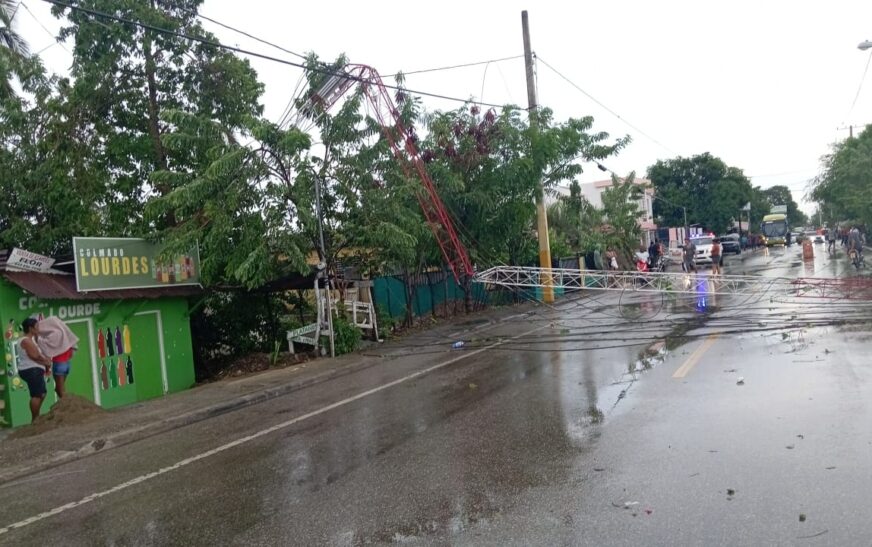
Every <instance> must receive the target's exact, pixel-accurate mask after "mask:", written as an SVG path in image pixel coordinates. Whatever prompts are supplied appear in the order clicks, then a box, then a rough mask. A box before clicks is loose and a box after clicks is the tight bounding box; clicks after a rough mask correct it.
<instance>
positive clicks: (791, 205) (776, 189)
mask: <svg viewBox="0 0 872 547" xmlns="http://www.w3.org/2000/svg"><path fill="white" fill-rule="evenodd" d="M763 194H764V195H765V196H766V198H767V199H768V200H769V204H770V207H771V206H775V205H786V206H787V222H788V224H790V225H791V226H805V224H806V222H808V218H807V217H806V216H805V213H803V212H802V211H800V210H799V205H797V203H796V202H795V201H794V200H793V194H792V193H791V191H790V188H788V187H787V186H784V185H776V186H770V187H769V188H766V189H765V190H763Z"/></svg>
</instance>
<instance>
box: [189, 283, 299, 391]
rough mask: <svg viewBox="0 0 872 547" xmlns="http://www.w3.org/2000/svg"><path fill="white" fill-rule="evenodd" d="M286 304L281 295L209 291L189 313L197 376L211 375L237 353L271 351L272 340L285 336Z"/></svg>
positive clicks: (272, 348) (273, 342) (236, 355)
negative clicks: (193, 310)
mask: <svg viewBox="0 0 872 547" xmlns="http://www.w3.org/2000/svg"><path fill="white" fill-rule="evenodd" d="M287 304H288V302H287V301H286V299H285V297H284V295H265V294H256V293H250V292H245V291H213V292H210V293H209V294H208V295H207V296H206V297H205V300H204V301H203V302H202V303H200V305H199V306H198V307H197V310H196V311H195V312H194V313H193V314H192V315H191V331H192V335H193V337H194V340H196V343H195V344H194V362H195V366H196V372H197V377H198V379H204V378H209V377H211V376H213V375H214V373H215V372H216V371H217V370H219V369H220V368H221V367H223V366H224V365H225V364H227V363H228V362H230V361H231V360H233V359H234V358H235V357H238V356H240V355H246V354H249V353H252V352H264V353H272V352H274V351H275V347H276V346H275V344H276V342H279V343H281V342H283V341H284V340H285V332H286V329H285V328H284V326H283V324H282V314H283V313H284V311H285V309H286V306H287Z"/></svg>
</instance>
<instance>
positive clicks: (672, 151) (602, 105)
mask: <svg viewBox="0 0 872 547" xmlns="http://www.w3.org/2000/svg"><path fill="white" fill-rule="evenodd" d="M536 59H537V60H539V61H541V62H542V64H543V65H545V66H546V67H548V68H549V69H551V71H552V72H554V73H555V74H557V75H558V76H560V77H561V78H563V79H564V80H565V81H566V82H567V83H568V84H569V85H571V86H572V87H574V88H575V89H577V90H578V91H580V92H581V93H582V94H584V96H585V97H587V98H588V99H590V100H591V101H593V102H595V103H596V104H598V105H599V106H601V107H602V108H603V109H605V110H606V111H607V112H608V113H609V114H611V115H612V116H614V117H616V118H617V119H619V120H621V121H622V122H624V123H625V124H626V125H627V126H628V127H630V128H631V129H633V130H634V131H636V132H637V133H639V134H640V135H642V136H643V137H645V138H646V139H648V140H650V141H651V142H653V143H654V144H656V145H658V146H660V147H661V148H663V149H664V150H667V151H668V152H669V153H670V154H674V155H676V156H677V155H678V153H677V152H676V151H674V150H672V149H671V148H669V147H668V146H666V145H665V144H663V143H662V142H660V141H658V140H657V139H655V138H654V137H652V136H651V135H649V134H647V133H645V132H644V131H642V130H641V129H639V128H638V127H636V126H635V125H633V124H632V123H630V122H628V121H627V120H625V119H624V118H623V117H622V116H621V115H620V114H618V113H617V112H615V111H614V110H612V109H611V108H609V107H608V106H606V105H605V104H603V103H602V102H601V101H600V100H599V99H597V98H596V97H594V96H593V95H591V94H590V93H588V92H587V91H585V90H584V89H582V88H581V86H579V85H578V84H576V83H575V82H573V81H572V80H570V79H569V78H568V77H566V76H564V75H563V74H562V73H561V72H560V71H559V70H557V69H556V68H554V67H553V66H551V65H549V64H548V63H547V62H545V59H543V58H542V57H540V56H538V55H537V56H536Z"/></svg>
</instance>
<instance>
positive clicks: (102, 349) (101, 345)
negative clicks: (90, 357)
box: [97, 329, 106, 360]
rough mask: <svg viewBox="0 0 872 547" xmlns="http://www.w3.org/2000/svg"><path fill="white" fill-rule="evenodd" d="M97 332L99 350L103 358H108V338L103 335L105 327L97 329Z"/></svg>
mask: <svg viewBox="0 0 872 547" xmlns="http://www.w3.org/2000/svg"><path fill="white" fill-rule="evenodd" d="M97 332H98V334H97V352H98V353H99V354H100V359H101V360H102V359H105V358H106V338H104V337H103V329H97Z"/></svg>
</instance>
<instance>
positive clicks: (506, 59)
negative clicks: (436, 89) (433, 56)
mask: <svg viewBox="0 0 872 547" xmlns="http://www.w3.org/2000/svg"><path fill="white" fill-rule="evenodd" d="M523 58H524V56H523V55H513V56H511V57H500V58H498V59H490V60H488V61H475V62H473V63H464V64H461V65H450V66H442V67H437V68H425V69H421V70H410V71H409V72H404V71H402V70H398V71H397V73H402V75H403V76H409V75H412V74H425V73H427V72H441V71H443V70H454V69H457V68H467V67H472V66H480V65H487V64H489V63H501V62H503V61H514V60H515V59H523ZM388 77H389V78H396V76H388Z"/></svg>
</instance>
